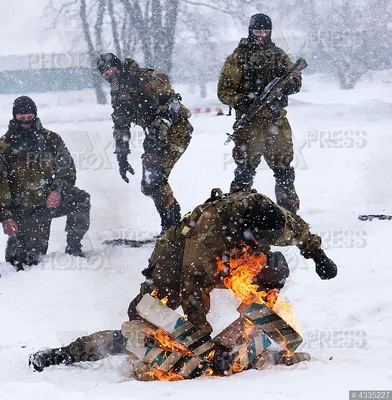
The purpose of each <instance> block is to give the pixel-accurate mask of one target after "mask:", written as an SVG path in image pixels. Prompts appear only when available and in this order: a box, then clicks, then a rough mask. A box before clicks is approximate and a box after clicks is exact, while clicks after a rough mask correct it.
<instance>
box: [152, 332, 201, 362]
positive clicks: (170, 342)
mask: <svg viewBox="0 0 392 400" xmlns="http://www.w3.org/2000/svg"><path fill="white" fill-rule="evenodd" d="M154 337H155V339H156V340H158V342H159V343H160V346H159V347H160V348H161V349H163V350H168V351H175V352H177V353H181V354H184V355H186V356H190V357H195V355H194V354H193V353H192V352H191V351H190V350H188V349H187V348H186V347H185V346H184V345H181V344H179V343H177V342H176V341H175V340H174V339H173V338H172V337H171V336H170V335H169V334H168V333H167V332H165V331H163V330H162V329H160V328H158V329H157V331H156V332H155V334H154Z"/></svg>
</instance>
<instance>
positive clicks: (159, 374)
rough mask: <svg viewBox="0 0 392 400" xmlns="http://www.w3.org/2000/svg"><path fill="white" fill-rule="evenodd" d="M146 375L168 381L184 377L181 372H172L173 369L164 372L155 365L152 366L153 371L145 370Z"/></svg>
mask: <svg viewBox="0 0 392 400" xmlns="http://www.w3.org/2000/svg"><path fill="white" fill-rule="evenodd" d="M146 375H150V376H154V377H155V378H156V379H158V380H159V381H168V382H172V381H181V380H183V379H184V377H183V376H182V375H181V374H177V373H175V372H173V370H170V371H168V372H165V371H162V370H160V369H157V368H156V367H154V370H153V371H149V372H146Z"/></svg>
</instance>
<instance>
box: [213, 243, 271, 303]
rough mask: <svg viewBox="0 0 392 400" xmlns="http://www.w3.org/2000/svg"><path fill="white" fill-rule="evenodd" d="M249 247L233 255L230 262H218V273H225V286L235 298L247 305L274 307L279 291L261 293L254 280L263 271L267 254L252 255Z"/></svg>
mask: <svg viewBox="0 0 392 400" xmlns="http://www.w3.org/2000/svg"><path fill="white" fill-rule="evenodd" d="M248 249H249V247H248V246H244V250H243V251H241V252H239V253H235V254H233V257H231V258H230V260H229V261H226V262H224V261H222V260H220V259H218V260H217V273H218V274H219V273H220V272H221V271H224V272H225V275H224V277H223V284H224V285H225V286H226V287H227V288H228V289H229V290H230V291H231V292H232V293H233V294H234V296H235V297H236V298H237V299H239V300H241V301H242V302H243V303H245V304H249V305H250V304H252V303H264V302H266V303H267V304H268V305H269V306H273V304H274V302H275V301H276V298H277V291H275V290H274V291H269V292H268V293H267V292H266V291H260V292H258V291H257V290H258V289H259V287H258V285H257V284H256V283H252V280H253V278H254V277H255V276H256V275H257V274H258V273H259V272H260V271H261V269H262V268H263V267H264V266H265V264H266V262H267V257H266V255H265V254H263V253H261V254H250V253H249V252H248Z"/></svg>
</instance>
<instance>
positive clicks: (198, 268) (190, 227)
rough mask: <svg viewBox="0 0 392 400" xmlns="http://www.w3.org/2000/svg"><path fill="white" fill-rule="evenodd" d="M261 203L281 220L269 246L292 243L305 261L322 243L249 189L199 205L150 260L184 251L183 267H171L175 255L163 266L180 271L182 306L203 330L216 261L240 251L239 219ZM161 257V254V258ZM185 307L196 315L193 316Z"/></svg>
mask: <svg viewBox="0 0 392 400" xmlns="http://www.w3.org/2000/svg"><path fill="white" fill-rule="evenodd" d="M260 203H268V204H271V205H273V206H274V207H277V208H279V210H280V211H281V212H282V213H283V215H284V217H285V228H284V230H283V232H282V233H281V235H279V236H278V237H276V239H275V240H271V242H270V243H269V245H276V246H290V245H296V246H297V247H298V248H300V250H301V252H302V254H303V255H304V256H305V257H306V258H308V257H309V254H310V253H311V252H312V251H313V250H315V248H316V247H318V246H320V245H321V239H320V237H319V236H317V235H314V234H311V233H310V232H309V225H308V224H307V223H306V222H305V221H304V220H303V219H301V218H300V217H298V216H296V215H294V214H291V213H290V212H288V211H287V210H285V209H283V208H282V207H280V206H278V205H277V204H275V203H274V202H273V201H272V200H270V199H269V198H268V197H267V196H264V195H262V194H260V193H257V192H256V191H255V190H251V191H238V192H235V193H233V194H230V195H227V196H225V197H223V198H217V199H215V200H214V199H211V201H207V202H206V203H205V204H202V205H199V206H198V207H196V208H195V209H194V210H193V211H192V212H191V213H189V214H187V215H185V216H184V218H183V220H182V221H181V222H180V223H179V224H178V225H177V226H175V227H173V228H171V229H169V230H168V231H167V232H166V234H165V235H164V236H163V237H162V239H161V240H160V241H159V242H158V243H157V245H156V247H155V250H154V252H153V254H152V257H151V262H152V263H153V264H154V263H156V262H162V263H165V260H164V259H165V258H167V257H166V254H167V253H166V250H167V248H169V247H172V248H176V249H177V250H178V251H183V256H182V265H181V266H180V265H179V266H176V265H174V264H175V263H174V257H171V258H170V262H169V264H168V265H167V268H182V280H181V304H182V307H183V309H184V312H185V313H187V314H188V318H189V320H190V321H191V322H192V323H193V324H195V325H196V326H198V327H199V328H200V329H202V330H204V331H208V330H209V329H210V326H209V324H208V322H207V319H206V314H207V312H208V311H207V310H208V307H205V304H206V302H207V303H208V302H209V292H210V291H211V290H213V289H214V288H224V286H223V285H222V282H221V278H220V277H219V276H218V274H217V260H218V259H222V258H223V257H230V254H231V252H232V251H233V250H239V249H240V248H242V247H243V243H244V242H245V239H244V237H243V236H242V220H243V216H244V214H245V213H246V211H247V210H248V209H249V208H250V207H252V206H253V205H255V204H260ZM161 255H164V256H163V260H161V259H160V257H161ZM180 259H181V258H180ZM162 281H164V279H162ZM190 309H196V310H197V312H195V313H192V312H190V311H189V310H190ZM203 310H204V311H203Z"/></svg>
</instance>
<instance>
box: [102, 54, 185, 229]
mask: <svg viewBox="0 0 392 400" xmlns="http://www.w3.org/2000/svg"><path fill="white" fill-rule="evenodd" d="M98 70H99V71H100V72H101V74H102V75H103V77H104V78H105V79H106V80H107V81H108V82H109V83H110V84H111V85H112V87H111V96H112V106H113V110H114V111H113V114H112V119H113V124H114V131H113V137H114V139H115V141H116V150H115V154H116V155H117V161H118V165H119V169H120V175H121V178H122V179H123V180H124V181H125V182H127V183H128V182H129V179H128V177H127V176H126V174H127V172H129V173H131V174H132V175H133V174H134V171H133V168H132V167H131V166H130V164H129V163H128V160H127V157H128V154H129V153H130V149H129V141H130V139H131V133H130V126H131V123H134V124H136V125H139V126H141V127H142V128H143V129H144V132H145V134H146V138H145V140H144V142H143V149H144V154H143V155H142V163H143V177H142V183H141V189H142V192H143V194H145V195H146V196H150V197H152V199H153V201H154V203H155V207H156V209H157V211H158V213H159V215H160V217H161V225H162V231H166V230H167V229H169V228H170V227H171V226H173V225H175V224H176V223H177V222H178V221H179V220H180V219H181V209H180V205H179V204H178V202H177V200H176V199H175V197H174V195H173V191H172V189H171V187H170V185H169V182H168V179H169V175H170V172H171V170H172V168H173V167H174V165H175V163H176V162H177V161H178V160H179V158H180V157H181V155H182V154H183V153H184V151H185V150H186V149H187V147H188V144H189V142H190V140H191V134H192V131H193V128H192V126H191V124H190V123H189V121H188V118H189V117H190V112H189V111H188V110H187V109H186V108H185V107H184V106H183V105H182V104H181V102H180V100H181V97H180V96H179V95H178V94H176V93H175V92H174V90H173V89H172V87H171V85H170V82H169V79H168V77H167V76H166V75H165V74H163V73H161V72H158V71H155V70H153V69H146V68H140V67H139V65H138V64H137V62H136V61H135V60H133V59H131V58H127V59H126V60H125V61H124V62H123V63H122V62H121V61H120V60H119V59H118V58H117V57H116V56H115V55H114V54H111V53H107V54H103V55H101V56H100V58H99V60H98Z"/></svg>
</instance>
